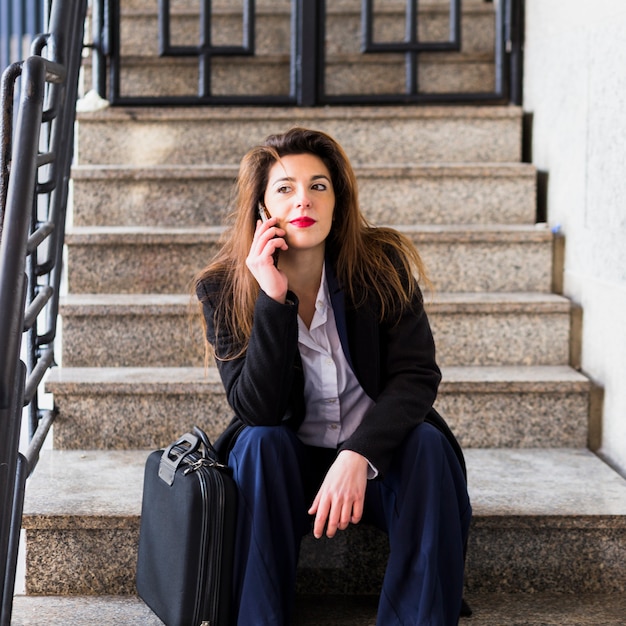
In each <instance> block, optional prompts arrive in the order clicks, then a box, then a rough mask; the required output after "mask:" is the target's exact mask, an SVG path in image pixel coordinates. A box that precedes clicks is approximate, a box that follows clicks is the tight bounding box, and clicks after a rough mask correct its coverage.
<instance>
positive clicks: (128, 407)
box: [46, 366, 597, 450]
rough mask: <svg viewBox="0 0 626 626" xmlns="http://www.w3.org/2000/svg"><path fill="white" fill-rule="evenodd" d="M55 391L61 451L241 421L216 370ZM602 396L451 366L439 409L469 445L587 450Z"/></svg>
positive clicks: (540, 375) (64, 371)
mask: <svg viewBox="0 0 626 626" xmlns="http://www.w3.org/2000/svg"><path fill="white" fill-rule="evenodd" d="M46 391H48V392H50V393H52V394H53V395H54V401H55V406H56V407H57V409H58V410H59V415H58V417H57V419H56V422H55V426H54V448H56V449H59V450H62V449H66V450H67V449H81V448H96V449H132V448H158V447H163V446H165V445H167V444H168V443H169V442H170V441H172V440H174V439H175V438H176V437H177V436H178V435H180V433H181V432H183V431H185V430H189V429H191V428H192V427H193V426H194V425H196V424H197V425H199V426H201V427H202V428H204V430H206V431H207V433H208V434H209V436H210V437H211V438H212V439H215V438H216V437H217V436H218V435H219V433H220V432H221V431H222V430H223V429H224V427H225V426H226V425H227V423H228V422H229V420H230V418H231V416H232V410H231V409H230V407H229V406H228V403H227V401H226V397H225V394H224V388H223V386H222V383H221V380H220V377H219V374H218V373H217V370H216V369H215V368H213V367H209V368H208V369H206V370H205V369H204V368H201V367H199V368H182V367H181V368H96V367H91V368H72V367H60V368H54V369H53V370H52V371H51V372H50V374H49V376H48V379H47V381H46ZM595 394H597V390H595V389H594V388H593V386H592V384H591V382H590V381H589V380H588V379H587V378H586V377H585V376H583V375H582V374H581V373H579V372H577V371H576V370H574V369H572V368H570V367H568V366H553V367H549V366H536V367H447V368H444V369H443V379H442V382H441V385H440V388H439V396H438V398H437V402H436V405H435V406H436V408H437V409H438V410H439V411H440V412H441V413H442V414H443V415H444V416H445V418H446V420H447V421H448V423H449V424H450V426H451V427H452V428H453V430H454V432H455V433H456V434H457V436H458V438H459V440H460V442H461V444H462V445H463V447H480V448H493V447H506V448H532V447H534V448H549V447H569V448H582V447H585V446H586V445H587V427H588V422H589V414H590V412H591V413H594V412H595V411H596V410H597V396H596V395H595Z"/></svg>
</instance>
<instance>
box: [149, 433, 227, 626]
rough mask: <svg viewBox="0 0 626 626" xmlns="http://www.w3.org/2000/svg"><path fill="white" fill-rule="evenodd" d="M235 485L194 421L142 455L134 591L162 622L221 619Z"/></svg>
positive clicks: (186, 624)
mask: <svg viewBox="0 0 626 626" xmlns="http://www.w3.org/2000/svg"><path fill="white" fill-rule="evenodd" d="M236 507H237V487H236V485H235V483H234V481H233V479H232V476H231V475H230V472H229V469H228V468H227V467H225V466H224V465H222V464H220V463H219V462H218V460H217V454H216V453H215V450H214V448H213V446H212V445H211V443H210V442H209V440H208V437H207V436H206V435H205V433H204V432H203V431H201V430H200V429H199V428H195V429H194V433H193V434H192V433H187V434H185V435H183V436H182V437H181V438H180V439H179V440H178V441H176V442H174V443H173V444H172V445H170V446H169V447H168V448H166V449H165V450H157V451H155V452H152V453H151V454H150V456H149V457H148V459H147V461H146V467H145V476H144V487H143V502H142V508H141V526H140V531H139V554H138V559H137V591H138V593H139V596H140V597H141V598H142V599H143V600H144V602H145V603H146V604H147V605H148V606H149V607H150V608H151V609H152V610H153V611H154V612H155V613H156V615H158V617H159V618H160V619H161V620H162V621H163V622H165V624H166V625H167V626H199V625H201V624H204V625H206V626H209V625H210V626H228V624H229V615H230V608H231V586H232V569H233V548H234V536H235V517H236Z"/></svg>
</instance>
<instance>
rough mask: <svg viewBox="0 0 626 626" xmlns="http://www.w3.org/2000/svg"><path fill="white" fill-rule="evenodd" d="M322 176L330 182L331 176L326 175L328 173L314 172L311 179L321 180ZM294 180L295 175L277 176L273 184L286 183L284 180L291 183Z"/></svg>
mask: <svg viewBox="0 0 626 626" xmlns="http://www.w3.org/2000/svg"><path fill="white" fill-rule="evenodd" d="M320 178H323V179H324V180H327V181H328V182H330V178H329V177H328V176H326V174H313V176H311V179H310V180H319V179H320ZM294 180H295V178H294V177H293V176H281V177H280V178H275V179H274V180H273V181H272V185H275V184H276V183H284V182H288V183H291V182H293V181H294Z"/></svg>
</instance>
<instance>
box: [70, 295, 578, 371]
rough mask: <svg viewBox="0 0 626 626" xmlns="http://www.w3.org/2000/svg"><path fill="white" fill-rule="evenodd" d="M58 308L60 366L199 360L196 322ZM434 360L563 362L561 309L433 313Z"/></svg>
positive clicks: (565, 322) (180, 315)
mask: <svg viewBox="0 0 626 626" xmlns="http://www.w3.org/2000/svg"><path fill="white" fill-rule="evenodd" d="M74 313H78V311H71V310H69V309H68V308H64V309H63V311H62V315H63V320H62V322H63V365H64V366H66V367H93V366H102V367H185V366H199V365H201V364H202V362H203V356H202V355H203V349H202V345H201V341H202V339H201V336H200V331H199V328H197V327H198V323H197V322H195V323H193V332H194V333H195V335H194V336H193V337H192V335H191V330H190V324H191V322H190V321H189V317H188V312H187V311H186V310H185V307H184V306H183V307H180V310H179V312H173V313H172V314H169V315H151V314H150V313H149V312H147V313H146V315H141V314H133V315H120V314H119V313H115V312H107V313H105V314H102V315H94V314H85V313H82V314H74ZM429 317H430V321H431V325H432V327H433V332H434V335H435V341H436V343H437V356H438V360H439V362H440V364H441V365H444V366H445V365H563V364H567V363H568V362H569V347H568V346H569V327H570V322H569V313H568V312H565V313H563V312H556V313H542V312H541V311H537V312H532V311H529V312H526V313H525V312H517V313H515V312H512V313H497V312H495V313H493V314H490V315H485V312H484V311H477V312H475V313H434V314H430V316H429Z"/></svg>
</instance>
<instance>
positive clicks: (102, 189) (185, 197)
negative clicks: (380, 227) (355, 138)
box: [72, 163, 537, 227]
mask: <svg viewBox="0 0 626 626" xmlns="http://www.w3.org/2000/svg"><path fill="white" fill-rule="evenodd" d="M237 170H238V168H237V167H236V166H232V165H230V166H229V165H224V166H220V165H193V166H192V165H173V166H167V165H162V166H155V167H151V168H144V167H140V166H136V167H125V166H117V165H93V166H87V165H83V166H80V165H79V166H76V167H74V168H73V170H72V181H73V223H74V226H146V227H151V226H175V227H190V226H193V227H198V226H212V225H215V224H220V223H222V222H223V220H224V219H225V218H226V216H227V214H228V206H227V204H228V201H229V199H230V197H231V192H232V187H233V183H234V181H235V178H236V176H237ZM355 172H356V176H357V180H358V184H359V200H360V203H361V207H362V209H363V212H364V214H365V215H366V217H367V218H368V219H369V220H370V221H371V222H372V223H374V224H382V223H400V224H402V223H404V224H408V223H411V222H414V223H417V224H456V225H462V224H511V225H513V224H532V223H534V222H535V218H536V202H535V197H536V176H537V174H536V170H535V168H534V166H532V165H530V164H526V163H485V164H483V165H463V164H448V163H431V164H427V165H415V166H406V167H397V166H393V165H387V164H381V165H370V166H360V167H357V168H355ZM409 217H410V219H409Z"/></svg>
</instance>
